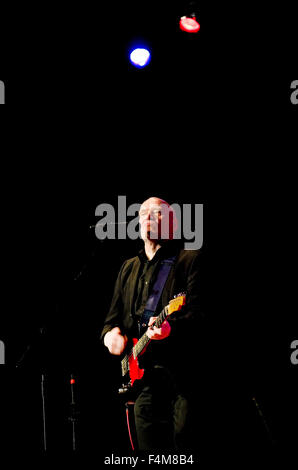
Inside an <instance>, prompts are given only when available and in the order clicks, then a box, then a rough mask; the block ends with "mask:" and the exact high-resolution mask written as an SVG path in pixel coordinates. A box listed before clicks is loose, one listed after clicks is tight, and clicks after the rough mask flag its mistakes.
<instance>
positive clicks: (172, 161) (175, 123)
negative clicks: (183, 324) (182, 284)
mask: <svg viewBox="0 0 298 470" xmlns="http://www.w3.org/2000/svg"><path fill="white" fill-rule="evenodd" d="M205 3H206V2H205ZM184 4H186V2H183V1H182V0H181V1H178V2H162V5H161V6H160V5H159V7H158V14H157V9H156V8H155V6H154V5H153V3H152V2H142V3H140V2H136V1H133V2H128V3H127V2H125V3H123V2H122V4H121V5H117V4H116V3H113V5H112V6H111V5H110V2H109V3H106V2H102V5H101V6H100V9H101V12H100V15H99V14H98V11H97V10H98V7H96V8H95V6H93V5H92V6H91V5H85V6H84V8H83V7H82V6H81V7H79V6H73V5H72V6H70V5H67V6H65V5H64V6H61V5H59V6H58V5H54V4H53V5H52V6H51V7H46V9H47V11H46V12H43V11H42V10H43V8H42V7H41V6H40V7H38V11H37V9H36V8H35V7H32V6H31V7H29V6H27V5H26V6H25V7H20V10H19V11H18V14H17V15H16V14H14V12H13V13H12V12H8V11H7V14H6V13H3V14H4V16H5V15H6V16H5V18H6V19H7V22H6V26H7V28H2V29H1V43H2V44H4V45H5V47H3V48H2V49H1V63H0V80H3V82H4V83H5V93H6V108H2V109H5V110H6V111H5V113H6V115H5V116H4V114H5V113H3V116H2V128H1V129H2V134H1V139H2V149H3V151H2V149H1V156H2V171H1V176H2V183H1V209H2V211H1V216H2V218H1V222H2V224H1V225H2V231H1V235H2V245H1V247H2V250H1V271H2V294H1V307H2V308H1V321H0V340H1V342H2V343H1V344H2V345H3V346H4V349H5V364H1V365H0V383H1V388H0V398H1V399H0V414H1V440H0V453H1V455H4V454H5V453H7V454H8V456H9V458H10V461H11V462H12V461H13V460H15V459H22V460H23V462H26V463H27V462H31V461H32V460H33V459H35V458H41V459H42V461H43V462H46V461H47V459H49V460H51V459H52V461H53V462H58V460H59V459H62V458H63V459H64V457H65V458H66V459H69V462H71V463H74V464H75V463H79V462H81V459H82V462H84V464H85V465H86V468H93V464H92V462H94V459H95V461H97V462H98V465H103V464H104V463H105V462H104V460H105V458H106V457H110V456H111V455H112V454H113V455H114V456H115V455H118V456H128V455H133V454H132V451H131V447H130V441H129V436H128V431H127V426H126V415H125V407H124V405H123V402H122V401H121V399H120V397H119V396H118V394H117V390H118V387H119V385H120V381H121V377H120V369H119V360H118V358H115V357H112V356H111V355H109V354H108V352H107V349H106V348H105V347H104V346H103V345H102V344H101V343H100V340H99V335H100V331H101V329H102V326H103V322H104V318H105V315H106V313H107V310H108V308H109V304H110V301H111V297H112V293H113V287H114V283H115V280H116V276H117V273H118V270H119V268H120V266H121V265H122V263H123V262H124V260H125V259H127V258H130V257H133V256H135V255H136V252H137V251H138V250H139V249H140V247H141V242H140V240H136V241H132V240H129V239H128V238H127V239H123V240H119V239H115V240H99V239H98V238H96V236H95V231H94V228H92V229H91V228H90V226H92V225H94V224H96V222H97V221H98V217H96V216H95V209H96V207H97V206H98V205H99V204H102V203H108V204H111V205H113V206H114V207H117V203H118V196H126V199H127V205H130V204H133V203H141V202H143V201H144V200H145V199H147V198H149V197H150V196H158V197H161V198H163V199H165V200H166V201H168V202H169V203H171V204H172V203H178V204H192V205H195V204H203V205H204V241H203V246H202V248H201V251H202V273H203V274H202V280H201V282H202V305H203V309H204V313H205V315H206V318H207V322H206V334H205V340H206V343H207V344H208V348H207V350H206V351H205V353H206V356H205V358H204V359H205V369H204V374H203V375H201V373H200V371H197V370H196V369H195V368H194V371H193V387H194V390H196V388H197V389H198V396H199V397H200V398H198V400H202V403H204V406H202V409H203V410H204V412H203V413H202V416H201V421H200V425H199V426H198V427H194V428H193V433H194V434H195V435H197V442H198V448H197V454H196V457H195V458H196V461H195V465H194V464H190V463H189V464H188V466H192V467H194V466H195V467H196V468H202V469H204V468H221V467H223V466H224V465H227V467H231V466H233V467H235V468H238V469H239V468H243V467H244V466H245V465H246V464H249V466H250V467H252V466H253V467H254V468H255V467H257V468H258V466H260V467H261V466H262V467H263V468H270V466H271V464H273V463H276V462H278V463H279V464H280V467H281V468H290V467H291V465H292V463H293V462H294V449H295V446H297V444H296V443H297V439H298V435H297V420H298V413H297V395H298V393H297V392H298V390H297V385H296V381H295V379H296V376H297V371H298V365H296V364H294V363H293V362H292V361H291V358H292V354H293V352H294V350H293V348H292V349H291V345H292V343H293V341H295V340H297V339H298V338H297V334H298V333H297V331H298V330H297V327H296V323H297V322H296V313H295V304H296V301H295V289H296V288H295V274H294V273H292V270H293V271H294V269H293V268H295V266H296V258H297V249H296V238H297V237H296V228H295V219H296V202H295V201H296V181H295V179H296V176H295V175H296V172H295V171H294V165H293V161H294V157H295V149H296V142H295V139H296V133H297V129H296V128H297V124H296V122H297V110H298V105H297V106H296V105H295V104H293V103H292V102H291V100H290V95H291V83H292V82H293V81H294V80H295V79H298V75H297V74H296V73H297V70H295V63H294V57H295V53H296V51H295V49H296V44H297V41H296V39H295V36H296V32H295V27H296V25H294V17H295V15H294V14H288V13H289V12H287V11H283V12H281V10H279V11H278V12H277V11H276V10H275V11H274V12H271V13H270V12H268V11H266V12H265V11H263V12H261V11H260V10H258V15H256V16H257V18H255V20H254V21H253V22H252V21H251V14H250V12H247V11H246V12H245V13H244V12H240V11H238V10H237V12H235V11H233V15H232V14H231V15H230V12H229V11H228V10H229V9H230V8H232V7H231V5H230V6H226V5H222V6H221V8H220V7H218V8H219V10H217V11H216V12H214V8H215V7H214V6H213V5H209V8H207V6H206V5H204V2H203V3H202V4H201V3H200V18H201V29H200V31H199V32H198V33H197V34H194V35H189V34H187V33H184V32H182V31H180V30H179V28H178V26H177V24H178V23H177V21H178V19H179V15H181V11H182V10H183V8H184ZM22 8H23V9H26V12H22V11H21V10H22ZM258 8H259V7H258ZM210 9H211V11H210ZM221 9H222V10H224V11H223V12H222V11H221ZM264 9H265V7H264ZM31 10H33V11H32V14H31ZM38 12H39V13H38ZM292 13H293V12H292ZM276 15H278V16H279V22H278V24H279V28H278V34H277V32H276V31H275V30H274V28H273V27H271V25H273V24H276V23H275V22H274V17H275V16H276ZM27 17H29V18H30V21H29V20H28V21H25V19H24V18H27ZM36 17H38V19H36V20H35V18H36ZM263 17H264V18H265V20H263ZM235 18H236V19H235ZM264 25H265V26H264ZM140 38H142V39H144V40H145V42H146V44H147V45H148V46H149V47H150V48H151V50H152V58H151V62H150V63H149V65H148V67H147V68H144V69H136V68H134V66H133V65H132V64H131V63H130V62H129V61H128V58H127V51H128V49H129V47H130V46H131V44H132V43H134V42H135V41H139V39H140ZM4 142H5V144H7V147H6V148H5V145H4ZM195 359H196V358H192V360H195ZM296 369H297V370H296ZM71 378H73V379H74V380H75V383H74V384H73V389H71V384H70V380H71ZM42 385H43V388H42ZM71 390H73V391H74V398H75V402H76V405H75V406H71V400H72V395H71ZM42 392H43V393H42ZM43 405H44V409H43ZM43 411H44V413H43ZM44 417H45V424H46V444H47V449H46V451H45V450H44V439H43V437H44V434H43V430H44V427H43V425H44V419H43V418H44ZM70 418H76V419H77V421H76V424H75V430H76V433H75V437H76V442H75V444H76V450H75V451H73V434H72V423H73V421H71V419H70ZM66 461H67V460H66ZM287 461H288V462H289V465H287ZM114 463H115V462H114ZM106 464H107V462H106ZM109 464H111V463H109ZM115 464H117V462H116V463H115ZM172 464H173V465H175V464H176V462H172ZM155 465H158V463H155ZM163 465H164V466H168V465H169V463H163Z"/></svg>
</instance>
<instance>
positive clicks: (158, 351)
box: [101, 242, 204, 375]
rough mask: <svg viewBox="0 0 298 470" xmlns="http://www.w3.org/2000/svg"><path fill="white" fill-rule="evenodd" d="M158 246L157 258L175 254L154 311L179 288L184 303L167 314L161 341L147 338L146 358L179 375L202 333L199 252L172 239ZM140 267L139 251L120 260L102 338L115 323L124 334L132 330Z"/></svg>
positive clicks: (176, 292) (192, 357)
mask: <svg viewBox="0 0 298 470" xmlns="http://www.w3.org/2000/svg"><path fill="white" fill-rule="evenodd" d="M160 250H161V251H160V253H159V256H160V259H166V258H168V257H169V256H172V255H173V254H176V256H177V257H176V260H175V264H174V266H173V268H172V270H171V272H170V274H169V276H168V278H167V281H166V284H165V286H164V289H163V292H162V295H161V299H160V302H159V306H158V307H157V312H156V314H159V313H160V311H161V310H162V308H163V307H164V306H166V305H167V304H168V303H169V301H170V300H171V299H172V298H173V297H174V296H175V295H177V294H179V293H180V292H186V305H185V307H183V309H182V311H180V312H177V313H175V314H173V315H171V316H170V317H169V322H170V324H171V327H172V330H171V334H170V336H169V337H168V338H165V339H163V340H161V341H151V344H150V345H149V348H150V354H148V353H147V352H146V356H147V358H149V359H148V361H147V363H149V361H151V363H152V364H156V363H158V364H161V365H166V366H167V367H168V368H169V369H170V370H172V372H173V373H174V374H175V375H177V374H178V375H181V373H182V375H183V371H184V375H185V374H186V373H187V367H188V366H189V365H191V364H193V361H194V360H195V358H194V354H196V350H197V346H198V344H199V343H200V337H201V336H202V333H203V329H202V325H203V319H204V313H203V311H202V308H201V269H202V263H201V252H200V251H198V250H184V249H180V248H179V247H177V246H176V244H175V242H168V244H167V245H166V246H164V247H162V248H160ZM157 253H158V252H157ZM140 267H141V257H140V255H138V256H136V257H134V258H131V259H128V260H126V261H125V262H124V263H123V265H122V267H121V269H120V272H119V274H118V277H117V280H116V284H115V288H114V294H113V298H112V302H111V306H110V310H109V312H108V314H107V316H106V319H105V322H104V326H103V329H102V332H101V339H102V341H103V338H104V335H105V334H106V333H107V332H108V331H109V330H111V329H112V328H114V327H115V326H119V328H120V329H121V332H122V334H127V336H128V337H130V336H131V334H132V332H133V331H134V329H135V321H136V319H135V316H134V302H135V292H136V286H137V280H138V274H139V271H140ZM149 348H148V351H149ZM144 356H145V355H144ZM186 363H187V364H186ZM191 367H192V366H191Z"/></svg>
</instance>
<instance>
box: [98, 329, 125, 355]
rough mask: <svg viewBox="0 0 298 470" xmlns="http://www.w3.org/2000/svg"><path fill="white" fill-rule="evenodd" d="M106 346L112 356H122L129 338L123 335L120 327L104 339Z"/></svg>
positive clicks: (109, 332) (107, 334)
mask: <svg viewBox="0 0 298 470" xmlns="http://www.w3.org/2000/svg"><path fill="white" fill-rule="evenodd" d="M103 342H104V345H105V346H106V347H107V348H108V350H109V351H110V353H111V354H115V355H116V356H120V354H122V353H123V351H124V349H125V347H126V344H127V336H126V335H124V336H123V335H122V334H121V330H120V328H119V327H118V326H116V327H115V328H113V329H112V330H110V331H108V332H107V333H106V334H105V337H104V341H103Z"/></svg>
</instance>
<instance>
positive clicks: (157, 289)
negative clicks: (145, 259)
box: [138, 256, 176, 334]
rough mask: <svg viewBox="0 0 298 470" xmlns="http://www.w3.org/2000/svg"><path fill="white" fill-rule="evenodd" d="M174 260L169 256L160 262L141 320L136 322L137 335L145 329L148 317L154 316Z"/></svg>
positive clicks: (173, 257)
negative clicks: (137, 326) (137, 325)
mask: <svg viewBox="0 0 298 470" xmlns="http://www.w3.org/2000/svg"><path fill="white" fill-rule="evenodd" d="M175 259H176V256H171V257H170V258H167V259H165V260H163V261H161V265H160V268H159V271H158V274H157V278H156V281H155V283H154V285H153V288H152V291H151V293H150V295H149V297H148V300H147V303H146V305H145V309H144V312H143V314H142V317H141V320H140V321H139V322H138V323H139V334H141V330H142V329H143V328H147V325H148V322H149V319H150V317H153V316H154V313H155V311H156V308H157V305H158V302H159V299H160V296H161V293H162V291H163V288H164V286H165V283H166V280H167V279H168V276H169V274H170V271H171V269H172V266H173V265H174V262H175Z"/></svg>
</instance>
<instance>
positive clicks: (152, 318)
mask: <svg viewBox="0 0 298 470" xmlns="http://www.w3.org/2000/svg"><path fill="white" fill-rule="evenodd" d="M156 318H157V317H150V319H149V323H148V326H150V325H152V323H154V322H155V320H156Z"/></svg>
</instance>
